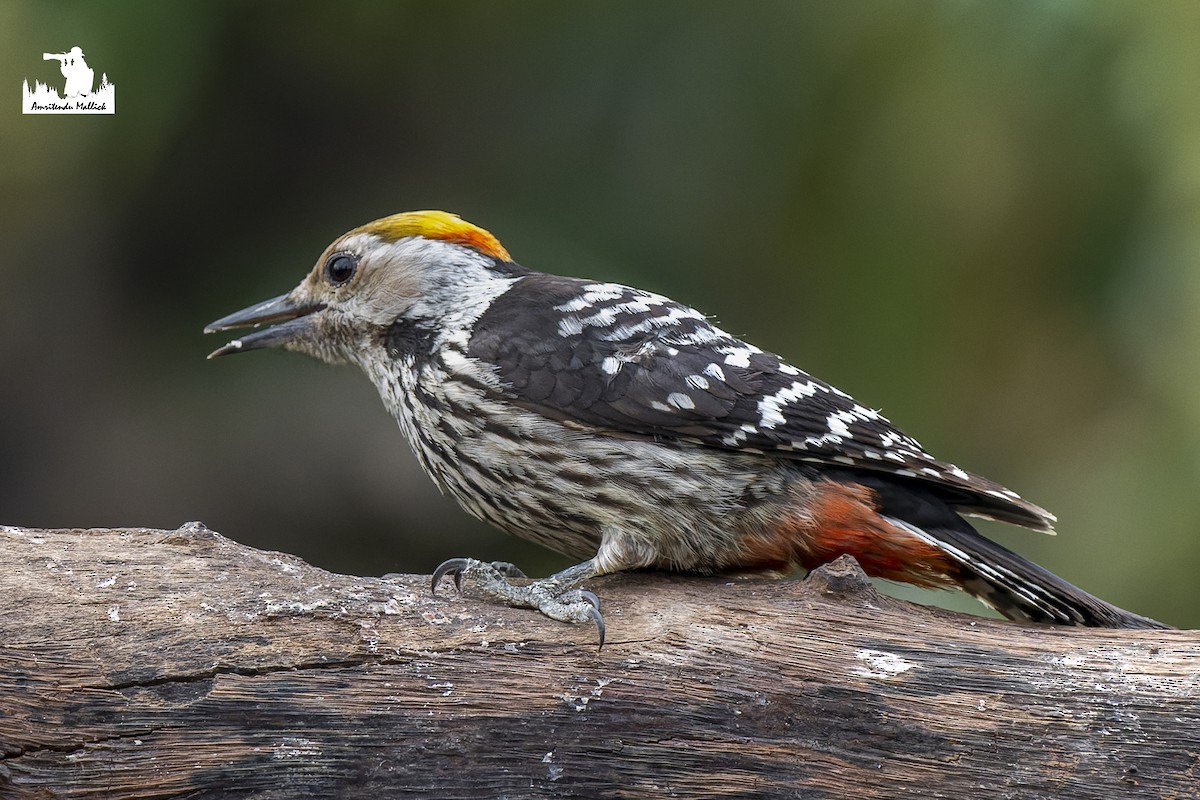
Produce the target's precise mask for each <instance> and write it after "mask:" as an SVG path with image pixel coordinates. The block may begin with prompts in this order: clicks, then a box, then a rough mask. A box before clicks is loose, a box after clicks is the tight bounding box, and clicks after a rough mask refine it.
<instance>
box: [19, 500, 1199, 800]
mask: <svg viewBox="0 0 1200 800" xmlns="http://www.w3.org/2000/svg"><path fill="white" fill-rule="evenodd" d="M428 580H429V579H428V578H427V577H425V576H411V575H405V576H398V577H388V578H361V577H353V576H347V575H335V574H332V573H329V572H325V571H323V570H320V569H317V568H315V567H312V566H309V565H308V564H305V563H304V562H302V561H300V560H299V559H297V558H294V557H292V556H288V555H283V554H279V553H268V552H262V551H258V550H254V549H252V548H248V547H244V546H242V545H239V544H237V543H235V542H233V541H230V540H229V539H226V538H224V537H222V536H220V535H219V534H216V533H213V532H211V531H209V530H208V529H206V528H205V527H204V526H203V525H201V524H199V523H191V524H189V525H185V526H183V527H182V528H180V529H179V530H176V531H157V530H145V529H132V530H54V531H51V530H29V529H22V528H11V527H10V528H0V597H3V598H4V599H3V602H2V604H0V608H2V611H0V797H5V798H9V797H12V798H126V797H128V798H182V797H187V798H206V797H223V798H229V797H257V798H356V797H371V798H391V797H400V796H411V797H436V798H470V800H477V799H478V798H492V797H505V798H528V797H585V798H608V797H629V798H646V797H651V798H652V797H737V798H758V797H763V798H766V797H802V798H822V797H830V798H845V797H856V798H860V797H861V798H875V797H880V798H882V797H887V798H893V797H930V796H942V797H949V798H988V797H1004V798H1024V797H1031V798H1032V797H1046V798H1049V797H1054V798H1105V799H1106V800H1107V798H1116V797H1121V798H1143V797H1147V798H1148V797H1154V798H1183V797H1200V702H1198V698H1197V695H1198V694H1200V677H1198V675H1197V672H1198V670H1200V635H1198V634H1197V633H1195V632H1190V631H1125V630H1096V629H1066V628H1050V627H1039V626H1031V625H1017V624H1013V623H1008V622H1001V621H992V620H984V619H980V618H976V617H971V616H966V615H961V614H955V613H951V612H947V611H942V610H938V609H932V608H926V607H922V606H917V605H913V604H910V603H906V602H903V601H900V600H895V599H892V598H889V597H886V596H882V595H880V594H878V593H876V592H875V590H874V589H873V587H872V585H871V584H870V582H869V581H867V580H866V579H865V578H864V577H863V575H862V573H861V571H859V570H858V568H857V565H856V564H854V562H853V561H851V560H849V559H844V560H840V561H839V562H835V563H834V564H832V565H829V566H827V567H825V568H822V569H820V570H818V571H817V572H815V573H813V575H811V576H810V577H809V578H808V579H806V580H804V581H766V580H730V579H728V578H695V577H685V576H672V575H663V574H636V575H622V576H613V577H609V578H605V579H600V580H597V581H593V582H592V583H591V584H590V586H591V588H593V589H594V590H595V591H596V592H597V593H598V594H599V595H600V596H601V598H602V599H603V601H604V611H605V616H606V620H607V623H608V641H607V643H606V644H605V646H604V648H603V649H602V650H598V649H597V646H596V644H597V640H596V630H595V628H594V627H592V626H586V625H564V624H561V623H556V622H552V621H549V620H547V619H544V618H542V617H541V616H539V615H538V614H536V613H534V612H530V611H524V610H515V609H507V608H500V607H495V606H491V605H487V604H484V603H482V602H479V601H478V600H475V599H472V597H471V596H470V595H469V593H468V595H467V596H463V597H456V596H453V592H452V590H451V591H447V590H443V593H442V596H437V597H434V596H432V595H431V594H430V592H429V585H428Z"/></svg>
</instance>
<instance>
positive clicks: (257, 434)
mask: <svg viewBox="0 0 1200 800" xmlns="http://www.w3.org/2000/svg"><path fill="white" fill-rule="evenodd" d="M1198 34H1200V4H1198V3H1195V2H1169V0H1158V1H1157V2H1153V3H1142V2H1132V0H1131V1H1130V2H1069V1H1067V0H1062V1H1061V2H923V3H895V2H854V3H841V2H820V3H816V2H741V3H712V2H686V3H684V2H654V3H644V2H618V3H606V4H599V3H590V4H584V3H561V2H511V3H502V2H467V3H455V2H444V3H384V2H377V3H362V2H358V3H355V2H345V3H336V4H333V3H330V4H315V3H292V2H288V3H284V2H203V3H200V2H172V3H151V2H143V3H120V2H117V3H96V2H72V3H65V2H55V3H46V2H11V1H10V2H0V45H2V46H0V86H7V87H8V88H7V93H6V95H5V96H6V97H7V100H6V101H5V103H4V108H5V110H4V113H3V115H2V116H0V140H2V147H0V153H3V159H2V161H0V343H2V344H0V380H2V383H0V456H2V458H3V462H2V463H3V469H4V472H3V477H2V479H0V522H3V523H8V524H20V525H29V526H44V527H51V526H53V527H58V526H110V525H111V526H160V527H168V528H170V527H174V526H177V525H179V524H180V523H183V522H185V521H187V520H193V519H200V520H203V521H204V522H205V523H207V524H208V525H209V526H210V527H212V528H214V529H216V530H218V531H220V532H222V533H224V534H226V535H227V536H230V537H232V538H234V539H237V540H239V541H242V542H246V543H248V544H253V545H256V546H259V547H266V548H275V549H280V550H286V551H289V552H293V553H297V554H299V555H301V556H303V557H304V558H306V559H308V560H309V561H311V562H313V563H316V564H318V565H320V566H323V567H326V568H328V569H333V570H339V571H346V572H355V573H360V574H380V573H384V572H389V571H416V572H429V571H430V570H431V569H432V568H433V567H434V566H435V565H436V564H437V563H439V562H440V561H441V560H442V559H443V558H446V557H449V556H457V555H476V556H481V557H485V558H507V559H511V560H514V561H519V562H520V563H521V564H522V565H523V566H525V567H526V569H527V570H528V571H529V572H530V573H531V574H533V573H544V572H546V571H549V570H551V569H555V568H558V567H561V566H564V565H565V563H566V562H565V561H564V560H563V559H561V558H559V557H557V556H554V555H553V554H548V553H546V552H544V551H542V550H540V549H538V548H536V547H534V546H532V545H527V544H523V543H521V542H518V541H516V540H513V539H510V538H508V537H505V536H503V535H502V534H500V533H498V532H495V531H492V530H491V529H489V528H487V527H486V526H484V525H482V524H481V523H476V522H475V521H473V520H472V519H470V518H468V517H467V516H466V514H465V513H463V512H461V511H459V510H458V508H457V506H456V505H455V504H454V503H453V502H452V501H450V500H448V499H446V498H443V497H441V496H439V495H438V494H437V492H436V490H435V489H434V487H433V486H432V484H431V483H430V482H429V481H428V480H426V479H425V478H424V477H423V476H422V475H421V474H420V473H419V471H418V468H417V466H416V462H415V460H414V459H413V458H412V457H411V455H410V454H409V452H408V449H407V446H406V445H405V443H404V442H403V440H402V438H401V436H400V433H399V431H398V430H396V428H395V425H394V424H393V422H392V421H391V420H390V418H389V417H388V416H387V415H386V414H385V412H384V411H383V409H382V406H381V404H380V402H379V400H378V399H377V397H376V396H375V392H374V390H373V389H372V388H371V387H370V385H369V384H368V383H367V381H366V380H365V379H364V378H363V377H362V376H361V375H358V374H356V373H355V372H354V371H353V370H352V369H351V368H341V369H339V368H333V367H326V366H323V365H320V364H317V363H315V362H313V361H310V360H306V359H305V358H303V357H301V356H297V355H292V354H280V353H258V354H253V355H248V356H244V357H239V358H234V359H228V360H222V361H218V362H206V361H205V360H204V356H205V355H206V354H207V353H208V352H209V351H210V350H212V349H213V348H215V347H216V346H218V345H220V344H222V343H223V342H224V341H225V339H220V338H217V337H204V336H202V335H201V333H200V330H201V328H202V327H203V326H204V324H205V323H206V322H209V321H211V320H213V319H215V318H216V317H219V316H222V315H224V314H226V313H228V312H230V311H233V310H236V309H239V308H242V307H243V306H245V305H247V304H249V303H251V302H253V301H256V300H260V299H264V298H266V297H268V296H272V295H275V294H278V293H280V292H282V291H285V290H287V289H289V288H290V287H291V286H292V285H293V284H295V283H296V282H297V281H298V280H299V279H300V277H301V276H302V275H303V274H304V272H305V271H307V270H308V269H309V268H310V266H311V265H312V263H313V261H314V259H315V258H316V256H317V255H318V254H319V253H320V251H321V250H322V248H323V247H324V246H325V244H326V243H327V242H329V241H330V240H332V239H333V238H334V237H335V236H337V235H339V234H340V233H342V232H343V231H345V230H347V229H349V228H351V227H353V226H355V225H358V224H360V223H362V222H365V221H367V220H370V219H374V218H376V217H380V216H383V215H386V214H389V213H392V212H396V211H401V210H408V209H418V208H444V209H448V210H453V211H457V212H459V213H461V214H462V215H463V216H464V217H466V218H467V219H470V220H472V221H474V222H476V223H478V224H481V225H483V226H484V227H486V228H489V229H490V230H492V231H493V232H494V233H495V234H497V236H499V238H500V239H501V241H502V242H504V243H505V245H506V246H507V247H508V249H509V250H510V251H511V252H512V253H513V254H514V256H515V257H516V259H517V260H518V261H520V262H521V263H524V264H525V265H527V266H530V267H533V268H536V269H543V270H546V271H551V272H560V273H566V274H573V275H581V276H586V277H593V278H601V279H610V280H618V281H622V282H628V283H634V284H637V285H639V286H642V287H644V288H648V289H651V290H655V291H658V292H662V293H665V294H669V295H671V296H673V297H675V298H677V299H679V300H683V301H686V302H689V303H691V304H693V305H695V306H697V307H699V308H701V309H703V310H705V311H707V312H709V313H711V314H713V315H715V316H716V317H717V318H718V319H719V321H720V322H721V324H722V325H723V327H725V328H726V329H728V330H731V331H734V332H737V333H740V334H744V335H745V336H746V337H747V338H749V339H750V340H751V341H753V342H755V343H756V344H758V345H760V346H762V347H765V348H767V349H770V350H774V351H776V352H779V353H782V354H784V355H786V356H787V357H788V358H789V359H791V360H792V361H793V362H794V363H796V364H798V365H799V366H802V367H803V368H805V369H807V370H809V371H810V372H813V373H815V374H817V375H819V376H821V377H823V378H825V379H827V380H830V381H832V382H833V383H834V384H836V385H838V386H840V387H841V388H843V389H845V390H847V391H849V392H851V393H852V394H854V395H855V396H856V397H857V398H858V399H859V400H861V401H862V402H864V403H865V404H867V405H872V406H874V407H877V408H881V409H883V411H884V413H886V414H887V415H888V416H889V417H890V418H891V419H892V420H893V421H894V422H896V423H898V424H899V425H900V426H901V427H902V428H904V429H905V430H906V431H908V432H909V433H912V434H913V435H915V436H916V437H917V438H919V439H920V440H921V441H922V442H923V443H924V444H925V446H926V447H927V448H928V449H930V450H931V451H933V452H934V453H936V454H938V455H940V456H942V457H944V458H947V459H949V460H953V461H955V462H957V463H958V464H960V465H962V466H964V467H966V468H968V469H971V470H973V471H976V472H980V473H982V474H985V475H988V476H989V477H993V478H995V479H997V480H999V481H1001V482H1003V483H1005V484H1007V485H1009V486H1011V487H1012V488H1014V489H1016V490H1018V491H1020V492H1021V493H1022V494H1024V495H1025V496H1026V497H1028V498H1030V499H1031V500H1033V501H1035V502H1037V503H1040V504H1042V505H1044V506H1046V507H1047V508H1049V509H1051V510H1052V511H1054V512H1055V513H1056V514H1058V516H1059V519H1060V525H1059V531H1060V535H1059V536H1058V537H1056V538H1050V537H1043V536H1038V535H1035V534H1030V533H1027V532H1024V531H1020V530H1013V529H1005V528H1004V527H1003V526H999V525H990V524H988V525H984V526H983V527H984V530H985V531H986V532H987V533H988V534H989V535H994V536H996V537H997V538H999V539H1000V540H1002V541H1003V542H1005V543H1006V544H1008V545H1009V546H1012V547H1015V548H1016V549H1018V550H1020V551H1021V552H1022V553H1024V554H1026V555H1028V556H1030V557H1032V558H1034V559H1035V560H1037V561H1039V562H1040V563H1042V564H1044V565H1045V566H1046V567H1048V568H1050V569H1052V570H1053V571H1055V572H1057V573H1059V574H1061V575H1063V576H1064V577H1066V578H1068V579H1070V580H1072V581H1074V582H1076V583H1079V584H1081V585H1083V586H1084V587H1086V588H1088V589H1089V590H1091V591H1093V592H1095V593H1097V594H1099V595H1101V596H1103V597H1105V598H1106V599H1108V600H1111V601H1113V602H1116V603H1119V604H1121V605H1123V606H1126V607H1129V608H1131V609H1134V610H1136V611H1139V612H1141V613H1144V614H1149V615H1151V616H1155V617H1158V618H1160V619H1162V620H1164V621H1167V622H1170V623H1172V624H1175V625H1180V626H1196V625H1200V587H1198V586H1197V581H1196V574H1197V572H1200V536H1198V535H1197V533H1198V532H1200V364H1198V363H1197V362H1198V360H1200V96H1198V95H1197V86H1198V85H1200V48H1198V47H1197V46H1196V41H1197V35H1198ZM74 45H78V46H80V47H81V48H82V49H83V51H84V53H85V54H86V56H87V59H88V63H89V64H90V65H91V66H92V67H93V68H94V69H95V70H96V75H97V80H99V76H100V74H101V73H102V72H103V73H106V74H107V75H108V77H109V79H110V80H111V81H112V82H113V83H114V84H115V86H116V95H117V113H116V115H115V116H112V117H82V116H22V115H21V114H20V111H19V109H20V88H19V87H20V84H21V81H22V79H25V78H27V79H28V80H30V81H31V82H32V81H34V80H41V81H43V82H49V83H51V84H52V85H56V86H61V80H62V79H61V76H60V75H59V73H58V71H57V65H56V64H55V63H54V62H44V61H42V59H41V54H42V52H43V51H55V52H57V51H63V50H66V49H68V48H70V47H71V46H74ZM950 597H951V596H949V595H946V596H945V598H947V599H949V598H950ZM968 602H969V601H968ZM960 607H971V606H970V605H961V604H960ZM975 608H978V607H977V606H975Z"/></svg>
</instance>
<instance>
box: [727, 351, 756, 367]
mask: <svg viewBox="0 0 1200 800" xmlns="http://www.w3.org/2000/svg"><path fill="white" fill-rule="evenodd" d="M725 363H726V364H728V365H729V366H731V367H741V368H742V369H748V368H749V367H750V352H749V351H748V350H736V351H734V352H732V353H728V354H726V356H725Z"/></svg>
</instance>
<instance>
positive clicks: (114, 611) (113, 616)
mask: <svg viewBox="0 0 1200 800" xmlns="http://www.w3.org/2000/svg"><path fill="white" fill-rule="evenodd" d="M108 621H109V622H120V621H121V607H120V606H109V608H108Z"/></svg>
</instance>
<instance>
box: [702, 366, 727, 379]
mask: <svg viewBox="0 0 1200 800" xmlns="http://www.w3.org/2000/svg"><path fill="white" fill-rule="evenodd" d="M704 374H705V375H707V376H708V377H710V378H716V379H717V380H719V381H721V382H722V383H724V381H725V370H723V369H721V365H720V364H709V365H708V366H707V367H705V368H704Z"/></svg>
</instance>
